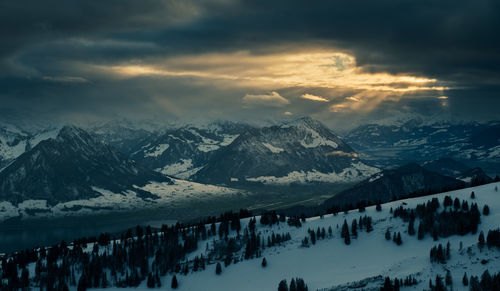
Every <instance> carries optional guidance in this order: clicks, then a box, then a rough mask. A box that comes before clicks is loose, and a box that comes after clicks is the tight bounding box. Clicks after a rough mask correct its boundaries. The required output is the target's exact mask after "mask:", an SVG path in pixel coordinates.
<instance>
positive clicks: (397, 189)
mask: <svg viewBox="0 0 500 291" xmlns="http://www.w3.org/2000/svg"><path fill="white" fill-rule="evenodd" d="M461 187H465V183H464V182H463V181H459V180H456V179H454V178H451V177H447V176H443V175H440V174H438V173H434V172H431V171H428V170H426V169H424V168H422V167H420V166H419V165H417V164H408V165H405V166H402V167H399V168H397V169H394V170H384V171H382V172H380V173H378V174H375V175H374V176H372V177H370V178H369V179H367V180H365V181H363V182H361V183H359V184H357V185H355V186H354V187H352V188H350V189H347V190H345V191H342V192H340V193H339V194H337V195H335V196H334V197H332V198H330V199H328V200H326V201H325V202H324V204H325V205H326V206H327V207H330V206H332V205H346V204H353V205H356V203H358V202H360V201H372V202H377V201H380V202H387V201H391V200H392V199H394V198H400V197H405V196H407V195H409V194H411V193H416V192H427V191H441V190H446V189H457V188H461Z"/></svg>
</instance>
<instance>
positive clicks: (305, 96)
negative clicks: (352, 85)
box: [300, 94, 330, 102]
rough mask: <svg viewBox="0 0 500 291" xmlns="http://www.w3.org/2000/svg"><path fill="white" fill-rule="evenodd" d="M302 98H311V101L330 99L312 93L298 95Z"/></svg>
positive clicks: (326, 100)
mask: <svg viewBox="0 0 500 291" xmlns="http://www.w3.org/2000/svg"><path fill="white" fill-rule="evenodd" d="M300 97H301V98H302V99H307V100H312V101H318V102H329V101H330V100H328V99H326V98H324V97H321V96H316V95H312V94H302V96H300Z"/></svg>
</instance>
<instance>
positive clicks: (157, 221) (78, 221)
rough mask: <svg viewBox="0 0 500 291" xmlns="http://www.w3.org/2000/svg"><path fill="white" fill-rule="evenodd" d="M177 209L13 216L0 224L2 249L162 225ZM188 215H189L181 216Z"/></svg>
mask: <svg viewBox="0 0 500 291" xmlns="http://www.w3.org/2000/svg"><path fill="white" fill-rule="evenodd" d="M176 216H178V214H176V211H159V210H153V211H147V212H144V211H143V212H128V213H112V214H105V215H90V216H81V217H64V218H51V219H49V218H40V219H28V220H11V221H7V222H3V223H1V224H0V253H11V252H15V251H20V250H24V249H27V248H33V247H36V246H50V245H54V244H57V243H60V242H61V241H62V240H65V241H67V242H69V241H73V240H74V239H76V238H81V237H84V236H87V237H88V236H97V235H99V234H100V233H102V232H108V233H112V234H113V233H120V232H122V231H124V230H126V229H128V228H131V227H135V226H136V225H151V226H153V227H160V226H161V225H162V224H172V223H175V222H176V221H177V219H176ZM182 218H186V216H182Z"/></svg>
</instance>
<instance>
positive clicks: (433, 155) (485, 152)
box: [345, 120, 500, 173]
mask: <svg viewBox="0 0 500 291" xmlns="http://www.w3.org/2000/svg"><path fill="white" fill-rule="evenodd" d="M345 139H346V141H347V142H348V143H349V144H350V145H351V146H352V147H353V148H354V149H356V150H357V151H358V152H360V153H362V154H364V155H365V157H366V158H367V159H370V160H373V161H376V162H378V163H380V164H382V165H389V164H393V163H397V164H404V163H407V162H410V161H428V160H432V159H438V158H441V157H451V158H453V159H455V160H458V161H463V162H467V163H469V164H471V165H473V166H481V167H482V168H483V169H485V170H486V171H487V172H490V173H496V172H498V171H500V168H499V167H498V162H499V161H500V123H499V122H488V123H476V122H472V123H446V122H440V123H432V124H429V123H424V122H423V121H422V120H410V121H408V122H406V123H404V124H402V125H377V124H368V125H362V126H360V127H358V128H356V129H354V130H352V131H350V132H349V133H348V134H347V135H346V136H345Z"/></svg>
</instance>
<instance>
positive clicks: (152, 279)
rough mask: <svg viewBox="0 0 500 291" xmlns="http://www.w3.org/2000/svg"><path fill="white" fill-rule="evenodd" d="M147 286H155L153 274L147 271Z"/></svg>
mask: <svg viewBox="0 0 500 291" xmlns="http://www.w3.org/2000/svg"><path fill="white" fill-rule="evenodd" d="M146 285H147V286H148V288H154V287H155V279H154V278H153V274H151V273H149V274H148V281H147V283H146Z"/></svg>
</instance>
